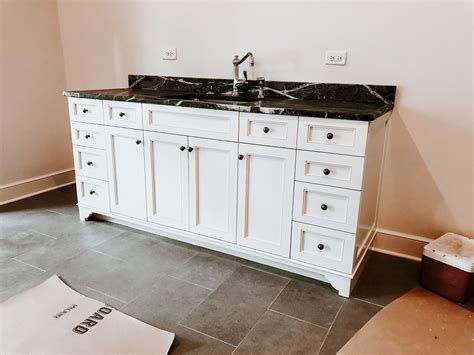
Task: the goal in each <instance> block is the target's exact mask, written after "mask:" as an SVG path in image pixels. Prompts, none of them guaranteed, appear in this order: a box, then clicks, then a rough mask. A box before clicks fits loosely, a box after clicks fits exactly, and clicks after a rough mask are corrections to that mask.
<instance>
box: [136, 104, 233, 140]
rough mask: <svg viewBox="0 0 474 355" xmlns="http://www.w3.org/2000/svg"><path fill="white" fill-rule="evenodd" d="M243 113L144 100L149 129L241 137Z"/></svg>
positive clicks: (145, 121) (202, 135)
mask: <svg viewBox="0 0 474 355" xmlns="http://www.w3.org/2000/svg"><path fill="white" fill-rule="evenodd" d="M238 117H239V113H238V112H234V111H220V110H208V109H197V108H188V107H174V106H166V105H149V104H143V127H144V129H145V130H148V131H155V132H164V133H175V134H182V135H189V136H195V137H203V138H214V139H222V140H228V141H234V142H236V141H237V137H238V134H239V132H238V130H239V129H238V126H239V119H238Z"/></svg>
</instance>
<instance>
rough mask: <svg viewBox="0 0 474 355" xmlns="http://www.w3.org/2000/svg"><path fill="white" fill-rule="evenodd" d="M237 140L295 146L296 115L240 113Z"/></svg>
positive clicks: (278, 145) (288, 146)
mask: <svg viewBox="0 0 474 355" xmlns="http://www.w3.org/2000/svg"><path fill="white" fill-rule="evenodd" d="M239 126H240V127H239V129H240V136H239V141H240V142H244V143H253V144H262V145H270V146H276V147H285V148H296V136H297V131H298V117H295V116H280V115H262V114H256V113H244V112H241V113H240V123H239Z"/></svg>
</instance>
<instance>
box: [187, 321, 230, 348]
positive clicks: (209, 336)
mask: <svg viewBox="0 0 474 355" xmlns="http://www.w3.org/2000/svg"><path fill="white" fill-rule="evenodd" d="M178 326H180V327H183V328H186V329H189V330H192V331H193V332H196V333H199V334H201V335H204V336H206V337H208V338H211V339H214V340H217V341H218V342H221V343H224V344H226V345H229V346H232V347H233V348H235V349H237V347H236V346H235V345H233V344H231V343H228V342H226V341H224V340H221V339H219V338H216V337H213V336H212V335H209V334H206V333H203V332H200V331H199V330H196V329H194V328H191V327H189V326H187V325H184V324H180V323H178ZM235 349H234V351H235Z"/></svg>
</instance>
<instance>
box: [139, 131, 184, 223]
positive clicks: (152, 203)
mask: <svg viewBox="0 0 474 355" xmlns="http://www.w3.org/2000/svg"><path fill="white" fill-rule="evenodd" d="M187 148H188V137H186V136H178V135H174V134H166V133H155V132H145V169H146V187H147V196H146V199H147V219H148V221H149V222H153V223H158V224H162V225H165V226H169V227H175V228H179V229H183V230H189V196H188V193H189V192H188V175H189V174H188V161H189V152H188V150H187Z"/></svg>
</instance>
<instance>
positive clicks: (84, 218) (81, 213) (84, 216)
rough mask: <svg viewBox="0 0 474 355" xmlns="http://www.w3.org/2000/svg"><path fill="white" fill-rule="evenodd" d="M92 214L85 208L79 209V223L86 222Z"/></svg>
mask: <svg viewBox="0 0 474 355" xmlns="http://www.w3.org/2000/svg"><path fill="white" fill-rule="evenodd" d="M92 214H93V212H92V210H90V209H88V208H85V207H79V218H80V220H81V221H84V222H86V221H87V220H88V219H89V217H90V216H92Z"/></svg>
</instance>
